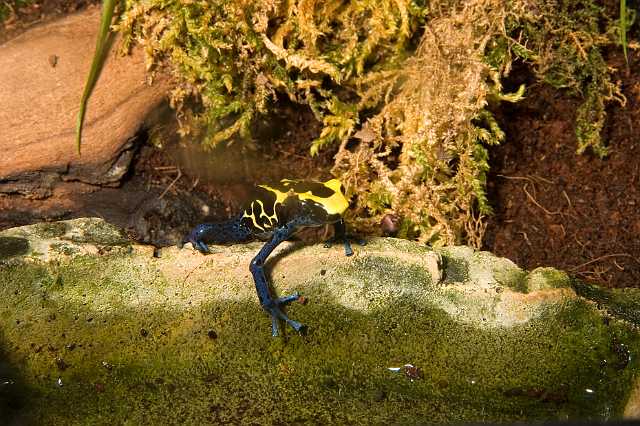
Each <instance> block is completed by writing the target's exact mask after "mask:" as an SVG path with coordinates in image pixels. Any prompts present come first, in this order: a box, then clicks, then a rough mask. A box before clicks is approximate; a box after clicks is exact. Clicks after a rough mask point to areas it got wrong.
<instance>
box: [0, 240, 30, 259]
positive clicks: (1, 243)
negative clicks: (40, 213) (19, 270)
mask: <svg viewBox="0 0 640 426" xmlns="http://www.w3.org/2000/svg"><path fill="white" fill-rule="evenodd" d="M28 251H29V241H27V240H26V239H24V238H19V237H0V260H4V259H8V258H10V257H14V256H20V255H23V254H26V253H27V252H28Z"/></svg>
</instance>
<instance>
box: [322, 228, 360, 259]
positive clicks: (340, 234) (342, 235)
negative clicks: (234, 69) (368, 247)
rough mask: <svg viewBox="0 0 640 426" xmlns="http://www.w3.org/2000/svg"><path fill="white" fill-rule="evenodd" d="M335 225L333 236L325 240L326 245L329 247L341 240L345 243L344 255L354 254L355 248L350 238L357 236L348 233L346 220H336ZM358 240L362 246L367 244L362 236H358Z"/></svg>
mask: <svg viewBox="0 0 640 426" xmlns="http://www.w3.org/2000/svg"><path fill="white" fill-rule="evenodd" d="M333 226H334V229H335V232H334V235H333V238H330V239H328V240H327V241H325V242H324V246H325V247H327V248H329V247H331V246H332V245H333V244H334V243H335V242H338V241H340V242H342V244H343V245H344V255H345V256H352V255H353V249H351V242H350V241H349V240H350V239H356V238H354V237H353V236H352V235H347V232H346V226H345V224H344V220H342V219H340V221H339V222H336V223H335V224H334V225H333ZM357 241H358V244H360V245H361V246H363V245H365V244H366V241H365V240H363V239H361V238H358V239H357Z"/></svg>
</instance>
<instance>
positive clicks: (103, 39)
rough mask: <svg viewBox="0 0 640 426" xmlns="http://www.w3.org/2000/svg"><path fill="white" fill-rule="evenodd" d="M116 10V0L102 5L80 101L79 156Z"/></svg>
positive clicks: (106, 0)
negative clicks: (92, 95) (92, 97)
mask: <svg viewBox="0 0 640 426" xmlns="http://www.w3.org/2000/svg"><path fill="white" fill-rule="evenodd" d="M115 8H116V0H104V1H103V3H102V17H101V18H100V31H99V32H98V40H97V41H96V51H95V53H94V54H93V62H92V63H91V70H90V71H89V76H88V77H87V82H86V83H85V86H84V91H83V92H82V99H81V100H80V111H78V122H77V124H76V148H77V149H78V155H80V141H81V140H82V125H83V124H84V116H85V113H86V111H87V102H88V101H89V97H90V96H91V92H92V91H93V88H94V87H95V85H96V81H97V80H98V77H99V76H100V71H102V66H103V65H104V61H105V59H106V56H107V55H106V53H107V52H108V48H107V47H108V46H109V43H107V36H108V35H109V27H110V26H111V20H112V18H113V12H114V10H115Z"/></svg>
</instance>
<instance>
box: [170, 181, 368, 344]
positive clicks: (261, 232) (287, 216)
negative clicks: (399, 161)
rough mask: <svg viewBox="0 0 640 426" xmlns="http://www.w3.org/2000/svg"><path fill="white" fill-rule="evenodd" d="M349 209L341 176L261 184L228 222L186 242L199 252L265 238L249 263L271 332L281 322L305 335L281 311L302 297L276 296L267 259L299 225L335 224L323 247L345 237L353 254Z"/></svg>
mask: <svg viewBox="0 0 640 426" xmlns="http://www.w3.org/2000/svg"><path fill="white" fill-rule="evenodd" d="M348 207H349V201H348V200H347V198H346V197H345V195H344V189H343V187H342V184H341V183H340V181H339V180H338V179H331V180H328V181H326V182H313V181H302V180H289V179H284V180H281V181H280V182H279V183H278V184H275V185H259V186H258V187H257V188H256V195H255V197H254V198H253V199H252V200H251V201H250V202H249V203H248V205H247V207H246V208H245V209H244V210H243V211H242V213H240V214H239V215H237V216H236V217H234V218H232V219H230V220H229V221H226V222H221V223H202V224H200V225H197V226H196V227H195V228H193V229H192V230H191V232H189V234H187V235H186V236H185V237H184V239H183V240H182V244H185V243H187V242H190V243H191V244H192V245H193V247H194V248H196V249H197V250H199V251H200V252H201V253H208V252H209V247H208V246H207V244H209V243H214V244H215V243H235V242H244V241H249V240H253V239H261V240H267V243H266V244H265V245H264V246H263V247H262V249H261V250H260V251H259V252H258V254H257V255H256V256H255V257H254V258H253V260H252V261H251V264H250V265H249V269H250V271H251V274H252V275H253V280H254V282H255V285H256V291H257V292H258V299H259V300H260V305H261V306H262V308H263V309H264V310H265V311H267V312H268V313H269V314H270V315H271V333H272V335H273V336H277V335H278V334H279V333H278V320H283V321H285V322H286V323H287V324H289V325H290V326H291V327H292V328H293V329H294V330H296V331H297V332H299V333H303V332H305V331H306V326H305V325H304V324H301V323H299V322H298V321H294V320H291V319H289V318H288V317H287V316H286V315H285V314H284V312H282V310H281V309H280V306H281V305H284V304H287V303H289V302H292V301H294V300H297V299H299V298H300V295H299V294H298V293H294V294H292V295H290V296H285V297H280V298H274V297H273V296H272V295H271V291H270V289H269V283H268V282H267V278H266V276H265V273H264V263H265V261H266V260H267V257H269V255H270V254H271V252H273V250H274V249H275V248H276V247H277V246H278V245H279V244H280V243H281V242H283V241H285V240H287V239H289V238H291V237H292V236H293V235H294V234H295V233H296V232H298V231H299V230H300V229H302V228H307V227H316V226H325V225H330V224H333V225H334V227H335V236H334V237H333V238H332V239H331V240H329V241H327V242H326V244H325V246H330V244H331V243H332V242H333V241H342V242H343V244H344V248H345V254H346V255H347V256H351V255H352V254H353V250H352V249H351V244H350V243H349V238H348V236H347V234H346V232H345V224H344V221H343V219H342V215H343V213H344V212H345V210H346V209H347V208H348ZM363 243H364V242H361V244H363Z"/></svg>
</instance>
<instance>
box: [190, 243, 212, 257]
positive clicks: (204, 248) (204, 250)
mask: <svg viewBox="0 0 640 426" xmlns="http://www.w3.org/2000/svg"><path fill="white" fill-rule="evenodd" d="M193 247H194V248H195V249H196V250H198V251H199V252H200V253H202V254H207V253H209V246H207V245H206V244H205V243H204V241H196V242H195V243H193Z"/></svg>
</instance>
